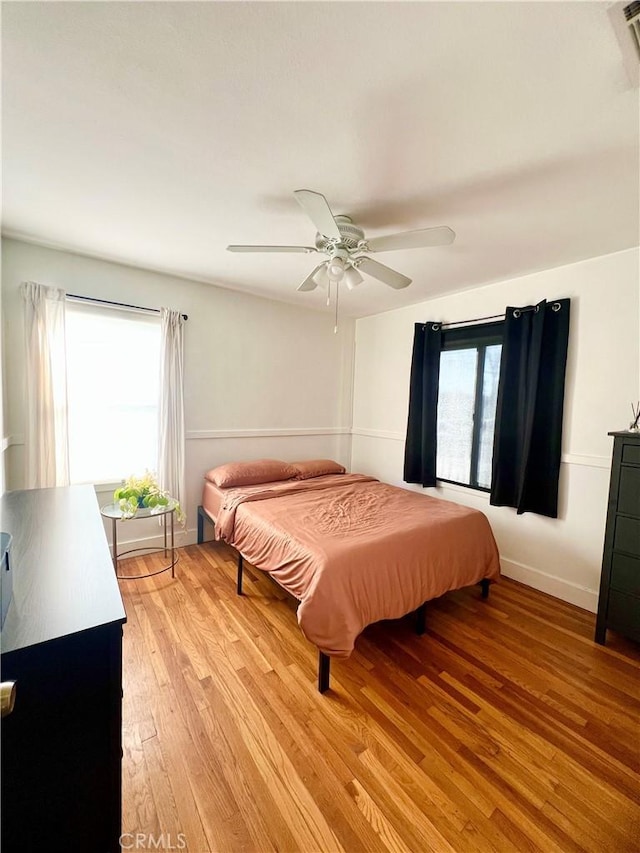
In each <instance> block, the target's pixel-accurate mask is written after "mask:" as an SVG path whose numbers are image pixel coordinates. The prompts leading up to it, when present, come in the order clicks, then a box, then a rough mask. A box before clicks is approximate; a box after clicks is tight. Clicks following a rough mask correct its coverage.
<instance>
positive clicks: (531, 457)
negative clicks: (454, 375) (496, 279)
mask: <svg viewBox="0 0 640 853" xmlns="http://www.w3.org/2000/svg"><path fill="white" fill-rule="evenodd" d="M569 302H570V300H569V299H559V300H556V301H555V302H546V300H543V301H542V302H540V303H539V304H538V305H536V306H526V307H525V308H507V310H506V315H505V324H504V341H503V344H502V358H501V362H500V383H499V385H498V401H497V408H496V426H495V435H494V443H493V476H492V481H491V503H492V504H493V505H494V506H511V507H515V508H516V510H517V512H518V513H519V514H520V513H523V512H535V513H538V514H539V515H546V516H550V517H551V518H557V516H558V479H559V475H560V454H561V451H562V412H563V403H564V383H565V367H566V363H567V346H568V341H569ZM405 479H406V478H405Z"/></svg>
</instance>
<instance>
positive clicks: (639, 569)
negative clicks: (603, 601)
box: [609, 554, 640, 597]
mask: <svg viewBox="0 0 640 853" xmlns="http://www.w3.org/2000/svg"><path fill="white" fill-rule="evenodd" d="M609 583H610V586H611V588H612V589H617V590H618V591H619V592H630V593H631V594H632V595H637V596H638V597H640V559H638V558H636V557H629V556H627V555H626V554H614V555H613V559H612V561H611V580H610V581H609Z"/></svg>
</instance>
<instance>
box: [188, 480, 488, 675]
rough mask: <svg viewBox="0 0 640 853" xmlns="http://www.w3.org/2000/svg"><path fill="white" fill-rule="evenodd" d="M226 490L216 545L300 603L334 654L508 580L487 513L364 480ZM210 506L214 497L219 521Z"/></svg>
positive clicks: (304, 619) (312, 637)
mask: <svg viewBox="0 0 640 853" xmlns="http://www.w3.org/2000/svg"><path fill="white" fill-rule="evenodd" d="M220 492H222V493H223V497H222V499H220V498H218V499H217V506H216V512H215V516H216V517H215V527H216V538H217V539H222V540H224V541H225V542H228V543H229V544H230V545H232V546H233V547H234V548H236V549H237V550H238V551H239V552H240V553H241V554H242V555H243V557H245V558H246V559H247V560H248V561H249V562H250V563H251V564H252V565H254V566H255V567H256V568H258V569H261V570H263V571H266V572H268V573H269V574H271V575H272V576H273V578H274V579H275V580H276V581H277V582H278V583H279V584H280V585H281V586H282V587H283V588H284V589H286V590H287V591H288V592H290V593H291V594H292V595H293V596H295V598H297V599H298V600H299V601H300V606H299V607H298V622H299V624H300V627H301V629H302V632H303V633H304V635H305V637H306V638H307V639H308V640H309V641H310V642H312V643H314V644H315V645H316V646H317V647H318V648H319V649H320V651H322V652H324V653H325V654H327V655H333V656H335V657H342V658H345V657H348V656H349V655H350V653H351V652H352V650H353V646H354V643H355V640H356V638H357V637H358V635H359V634H360V633H361V631H362V630H363V629H364V628H365V627H366V626H367V625H370V624H371V623H373V622H378V621H379V620H380V619H395V618H398V617H400V616H404V615H405V614H406V613H410V612H411V611H413V610H416V609H417V608H418V607H419V606H420V605H421V604H423V602H425V601H428V600H430V599H432V598H437V597H438V596H440V595H443V593H445V592H448V591H449V590H453V589H459V588H461V587H464V586H469V585H471V584H474V583H478V582H479V581H481V580H483V579H485V578H487V579H490V580H497V578H498V577H499V574H500V562H499V556H498V549H497V547H496V543H495V540H494V538H493V534H492V532H491V528H490V526H489V522H488V520H487V518H486V516H485V515H483V513H481V512H479V511H478V510H474V509H470V508H469V507H466V506H461V505H459V504H455V503H451V502H450V501H444V500H440V499H438V498H431V497H428V496H426V495H419V494H416V493H415V492H411V491H408V490H406V489H402V488H398V487H396V486H389V485H387V484H385V483H381V482H380V481H379V480H376V479H374V478H373V477H367V476H365V475H363V474H342V475H340V474H331V475H327V476H323V477H314V478H312V479H310V480H302V481H297V480H287V481H281V482H277V483H267V484H263V485H260V486H243V487H240V488H229V489H222V490H218V494H220ZM207 503H208V504H209V505H211V496H209V499H208V500H207V492H206V489H205V497H204V506H205V509H207V510H208V511H209V514H210V515H213V514H214V513H212V512H211V509H209V507H207Z"/></svg>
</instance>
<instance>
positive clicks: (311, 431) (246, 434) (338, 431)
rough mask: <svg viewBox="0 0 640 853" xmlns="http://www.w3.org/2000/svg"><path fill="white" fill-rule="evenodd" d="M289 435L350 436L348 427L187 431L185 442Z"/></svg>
mask: <svg viewBox="0 0 640 853" xmlns="http://www.w3.org/2000/svg"><path fill="white" fill-rule="evenodd" d="M290 435H351V428H350V427H299V428H293V429H202V430H188V431H187V434H186V438H187V441H196V440H199V439H210V438H283V437H286V436H290Z"/></svg>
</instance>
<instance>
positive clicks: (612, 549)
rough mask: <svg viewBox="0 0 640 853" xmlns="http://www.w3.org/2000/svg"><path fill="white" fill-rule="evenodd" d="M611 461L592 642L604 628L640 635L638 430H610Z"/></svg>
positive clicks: (603, 633)
mask: <svg viewBox="0 0 640 853" xmlns="http://www.w3.org/2000/svg"><path fill="white" fill-rule="evenodd" d="M609 435H612V436H613V461H612V464H611V482H610V486H609V506H608V510H607V526H606V530H605V536H604V555H603V559H602V575H601V578H600V598H599V600H598V618H597V622H596V642H597V643H602V644H604V642H605V639H606V635H607V628H613V630H614V631H619V632H620V633H621V634H624V635H625V636H627V637H631V638H632V639H634V640H640V433H638V432H610V433H609Z"/></svg>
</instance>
